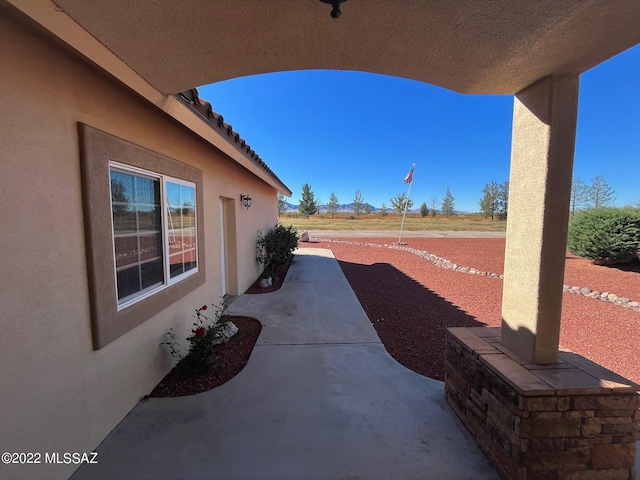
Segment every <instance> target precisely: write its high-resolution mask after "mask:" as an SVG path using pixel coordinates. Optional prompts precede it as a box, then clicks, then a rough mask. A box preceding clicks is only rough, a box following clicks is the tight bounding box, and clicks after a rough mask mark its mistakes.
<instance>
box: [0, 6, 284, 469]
mask: <svg viewBox="0 0 640 480" xmlns="http://www.w3.org/2000/svg"><path fill="white" fill-rule="evenodd" d="M0 7H1V8H0V51H2V54H1V61H0V62H1V63H0V103H1V104H2V108H1V109H0V110H1V114H0V145H1V148H0V166H1V167H0V169H1V172H2V173H1V175H0V191H1V196H2V202H1V204H2V206H1V207H0V212H1V215H0V216H1V218H2V223H3V225H4V227H3V233H2V235H1V237H0V238H1V240H0V244H1V245H2V251H3V252H4V255H2V260H1V265H2V266H1V267H0V270H1V271H2V279H1V280H0V285H1V287H0V305H1V311H2V313H1V314H0V317H1V320H0V329H1V331H2V334H1V340H0V345H1V346H0V351H1V352H2V353H1V354H0V357H1V360H0V385H1V386H0V392H1V393H0V445H2V451H3V452H5V451H10V452H54V451H55V452H85V451H91V450H92V449H93V448H95V447H96V446H97V445H98V444H99V443H100V441H101V440H102V439H103V438H104V437H105V436H106V435H107V434H108V433H109V432H110V431H111V430H112V429H113V428H114V427H115V425H117V424H118V422H119V421H120V420H121V419H122V418H123V417H124V416H125V415H126V414H127V413H128V412H129V411H130V410H131V409H132V408H133V406H134V405H135V404H136V403H137V402H138V401H139V400H140V399H141V398H142V397H143V396H144V395H146V394H148V393H149V392H150V390H151V389H153V387H154V386H155V385H156V384H157V383H158V381H159V380H160V379H161V378H162V377H163V376H164V375H165V374H166V373H167V371H168V369H169V368H170V367H171V360H170V357H169V356H168V355H167V352H166V351H165V350H164V349H162V348H160V347H159V342H160V341H163V340H164V335H165V333H166V332H167V331H168V330H169V329H170V328H174V329H176V330H177V331H185V332H186V331H187V329H188V326H189V325H191V323H192V321H193V318H192V314H193V313H194V308H198V307H200V306H201V305H203V304H212V303H214V304H215V303H218V302H219V301H220V298H221V296H223V295H225V294H228V295H236V294H238V293H242V292H243V291H244V290H246V288H247V287H248V286H249V285H250V284H251V283H252V282H253V281H254V280H255V279H256V278H257V277H258V275H259V273H260V268H259V265H258V264H257V263H256V260H255V248H256V247H255V245H256V237H257V231H258V229H261V228H262V229H264V228H268V227H270V226H272V225H274V224H275V223H276V222H277V211H276V195H277V193H278V192H280V193H283V194H285V195H291V192H290V191H289V190H288V188H287V187H286V186H285V185H284V184H283V183H282V181H281V180H280V179H279V178H278V177H277V176H276V175H275V174H274V172H272V171H271V170H270V169H269V167H268V166H267V165H266V164H265V163H264V162H263V161H262V160H261V159H260V158H259V157H258V156H257V155H256V154H255V153H254V152H253V151H252V150H251V149H250V148H249V147H248V146H247V145H246V144H245V142H244V140H242V139H241V138H239V136H238V134H237V133H235V132H234V131H233V130H232V129H231V128H230V127H229V126H228V125H227V124H225V123H224V122H223V121H222V119H221V117H220V116H218V115H216V114H215V113H213V112H211V108H210V106H208V105H207V104H204V103H203V102H202V101H201V100H200V99H198V98H197V95H196V94H195V91H185V92H184V93H183V94H179V93H178V94H177V95H164V94H162V93H160V92H159V91H158V90H156V89H155V88H153V87H151V86H150V85H149V84H147V83H145V82H142V81H140V82H139V83H138V84H137V85H136V86H133V87H132V86H130V85H126V84H124V83H123V82H122V81H121V80H119V79H117V78H114V76H113V75H111V74H110V73H109V72H107V71H105V70H104V69H102V68H100V67H99V66H97V65H96V64H93V63H91V62H90V61H89V60H88V59H87V58H86V57H83V56H81V55H79V54H78V53H77V52H74V51H73V50H71V49H69V47H68V46H65V45H64V44H63V43H61V42H59V41H55V40H54V39H53V38H51V36H50V35H49V34H48V32H46V31H43V30H42V29H38V28H37V27H36V26H34V25H33V23H31V22H29V21H28V20H27V19H25V18H24V17H21V16H19V15H17V13H16V12H15V11H13V10H12V9H7V5H4V4H3V5H0ZM241 195H249V196H250V197H251V198H252V205H251V207H250V208H248V209H247V208H245V206H244V205H243V204H242V202H241ZM112 220H113V221H112ZM43 461H44V460H43ZM0 468H2V469H4V471H5V473H6V474H8V475H9V476H8V477H4V474H0V476H1V477H3V478H14V475H18V476H19V477H20V476H21V478H65V477H67V476H69V475H70V474H71V473H72V472H73V470H74V469H75V468H76V466H75V465H64V464H60V465H32V466H31V467H29V466H26V467H25V466H21V465H17V466H15V468H13V467H7V466H4V465H3V466H2V467H0ZM6 469H10V470H6Z"/></svg>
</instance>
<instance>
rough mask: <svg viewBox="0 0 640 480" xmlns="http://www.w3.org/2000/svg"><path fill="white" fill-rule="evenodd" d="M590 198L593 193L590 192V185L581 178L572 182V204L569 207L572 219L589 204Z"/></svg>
mask: <svg viewBox="0 0 640 480" xmlns="http://www.w3.org/2000/svg"><path fill="white" fill-rule="evenodd" d="M590 197H591V193H590V192H589V185H587V184H586V183H584V182H583V181H582V180H580V179H579V178H576V179H575V180H573V182H571V203H570V205H569V213H570V214H571V217H572V218H573V216H574V215H575V214H576V213H578V212H579V211H580V210H582V209H583V208H584V207H585V206H586V205H587V204H588V202H589V200H590Z"/></svg>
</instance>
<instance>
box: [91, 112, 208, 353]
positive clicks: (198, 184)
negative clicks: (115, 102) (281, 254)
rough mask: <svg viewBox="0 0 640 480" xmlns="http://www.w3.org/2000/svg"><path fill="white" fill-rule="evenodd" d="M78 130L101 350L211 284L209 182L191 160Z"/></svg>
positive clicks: (96, 340)
mask: <svg viewBox="0 0 640 480" xmlns="http://www.w3.org/2000/svg"><path fill="white" fill-rule="evenodd" d="M79 130H80V158H81V166H82V170H81V173H82V198H83V210H84V216H85V223H84V225H85V238H86V243H85V245H86V254H87V275H88V280H89V284H88V287H89V298H90V306H91V332H92V336H93V348H94V349H96V350H98V349H101V348H103V347H105V346H106V345H108V344H109V343H111V342H113V341H114V340H115V339H116V338H118V337H120V336H121V335H124V334H125V333H127V332H128V331H129V330H131V329H132V328H134V327H135V326H136V325H140V324H141V323H142V322H145V321H147V320H148V319H150V318H151V317H153V316H154V315H155V314H157V313H158V312H160V311H162V310H163V309H165V308H167V307H168V306H170V305H171V304H173V303H174V302H177V301H178V300H180V299H181V298H182V297H184V296H185V295H187V294H188V293H189V292H191V291H193V290H194V289H196V288H198V287H200V286H202V285H204V284H205V283H206V271H207V269H206V258H205V255H204V252H205V250H206V249H205V235H204V228H202V227H203V225H204V206H203V195H202V193H203V192H204V181H203V174H202V171H201V170H199V169H198V168H195V167H194V166H192V165H189V164H188V163H185V162H183V161H179V160H176V159H174V158H170V157H167V156H164V155H162V154H160V153H157V152H154V151H153V150H150V149H149V148H145V147H143V146H141V145H136V144H134V143H131V142H128V141H126V140H123V139H122V138H118V137H115V136H113V135H111V134H109V133H107V132H104V131H101V130H98V129H96V128H93V127H91V126H89V125H85V124H80V125H79ZM187 144H188V142H187Z"/></svg>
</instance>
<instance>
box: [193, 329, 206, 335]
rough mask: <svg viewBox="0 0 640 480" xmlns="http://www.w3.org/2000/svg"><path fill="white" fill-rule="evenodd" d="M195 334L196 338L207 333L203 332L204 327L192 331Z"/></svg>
mask: <svg viewBox="0 0 640 480" xmlns="http://www.w3.org/2000/svg"><path fill="white" fill-rule="evenodd" d="M193 333H195V334H196V337H204V335H205V333H207V331H206V330H205V328H204V327H198V328H196V329H195V330H194V332H193Z"/></svg>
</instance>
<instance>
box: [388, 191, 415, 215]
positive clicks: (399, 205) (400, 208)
mask: <svg viewBox="0 0 640 480" xmlns="http://www.w3.org/2000/svg"><path fill="white" fill-rule="evenodd" d="M405 203H406V204H407V210H411V207H413V200H411V199H409V201H407V195H406V194H404V193H399V194H398V195H396V196H395V197H394V198H392V199H391V206H392V207H393V210H394V212H395V213H397V214H398V215H402V213H403V212H404V208H405Z"/></svg>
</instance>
